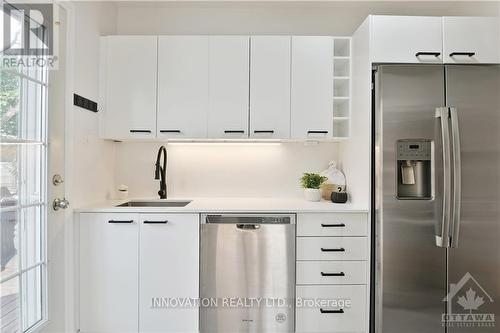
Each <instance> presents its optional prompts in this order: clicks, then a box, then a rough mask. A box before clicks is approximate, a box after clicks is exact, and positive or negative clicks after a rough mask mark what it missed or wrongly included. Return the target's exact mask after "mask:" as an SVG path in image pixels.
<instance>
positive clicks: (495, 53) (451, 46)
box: [443, 17, 500, 64]
mask: <svg viewBox="0 0 500 333" xmlns="http://www.w3.org/2000/svg"><path fill="white" fill-rule="evenodd" d="M499 24H500V22H499V20H498V18H495V17H443V46H444V49H443V52H444V61H445V62H446V63H462V64H467V63H499V62H500V52H499V48H500V32H499V29H500V28H499Z"/></svg>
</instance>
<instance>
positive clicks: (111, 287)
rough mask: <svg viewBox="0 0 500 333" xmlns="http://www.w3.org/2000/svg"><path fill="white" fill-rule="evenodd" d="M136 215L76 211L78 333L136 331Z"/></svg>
mask: <svg viewBox="0 0 500 333" xmlns="http://www.w3.org/2000/svg"><path fill="white" fill-rule="evenodd" d="M138 218H139V216H138V215H137V214H121V213H118V214H99V213H97V214H94V213H82V214H80V222H79V224H80V227H79V230H80V233H79V240H80V244H79V245H80V246H79V252H80V331H81V332H110V333H114V332H137V329H138V309H137V304H138V296H137V295H138V285H139V280H138V275H139V272H138V268H139V262H138V260H139V256H138V249H139V224H138Z"/></svg>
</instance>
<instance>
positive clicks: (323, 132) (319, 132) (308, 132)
mask: <svg viewBox="0 0 500 333" xmlns="http://www.w3.org/2000/svg"><path fill="white" fill-rule="evenodd" d="M307 134H328V131H307Z"/></svg>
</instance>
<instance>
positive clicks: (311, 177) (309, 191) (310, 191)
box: [300, 172, 328, 201]
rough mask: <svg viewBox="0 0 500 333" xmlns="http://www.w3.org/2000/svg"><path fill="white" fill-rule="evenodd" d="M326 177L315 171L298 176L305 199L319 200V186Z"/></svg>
mask: <svg viewBox="0 0 500 333" xmlns="http://www.w3.org/2000/svg"><path fill="white" fill-rule="evenodd" d="M327 179H328V178H327V177H325V176H321V175H319V174H317V173H308V172H306V173H304V175H303V176H302V178H300V185H301V186H302V187H303V188H304V195H305V197H306V200H309V201H320V200H321V192H320V190H319V188H320V186H321V184H323V183H324V182H325V181H326V180H327Z"/></svg>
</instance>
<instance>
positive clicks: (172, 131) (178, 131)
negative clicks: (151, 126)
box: [160, 130, 181, 133]
mask: <svg viewBox="0 0 500 333" xmlns="http://www.w3.org/2000/svg"><path fill="white" fill-rule="evenodd" d="M180 132H181V131H180V130H160V133H180Z"/></svg>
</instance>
